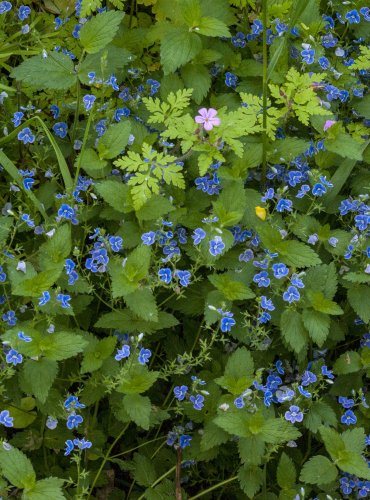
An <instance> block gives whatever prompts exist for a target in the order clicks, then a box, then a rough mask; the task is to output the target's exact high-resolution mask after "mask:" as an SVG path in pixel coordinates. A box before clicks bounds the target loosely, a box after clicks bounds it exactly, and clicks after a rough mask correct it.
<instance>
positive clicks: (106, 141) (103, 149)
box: [97, 121, 131, 160]
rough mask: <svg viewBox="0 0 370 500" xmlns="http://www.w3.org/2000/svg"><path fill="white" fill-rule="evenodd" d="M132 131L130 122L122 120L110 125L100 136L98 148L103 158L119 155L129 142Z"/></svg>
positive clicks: (100, 156)
mask: <svg viewBox="0 0 370 500" xmlns="http://www.w3.org/2000/svg"><path fill="white" fill-rule="evenodd" d="M130 133H131V124H130V122H128V121H127V122H120V123H115V124H113V125H110V126H109V127H108V130H107V131H106V132H105V133H104V134H103V135H102V137H100V139H99V142H98V146H97V149H98V151H99V158H100V159H101V160H105V159H108V160H109V159H112V158H115V157H116V156H118V155H119V154H120V153H122V151H123V150H124V149H125V147H126V146H127V144H128V139H129V136H130Z"/></svg>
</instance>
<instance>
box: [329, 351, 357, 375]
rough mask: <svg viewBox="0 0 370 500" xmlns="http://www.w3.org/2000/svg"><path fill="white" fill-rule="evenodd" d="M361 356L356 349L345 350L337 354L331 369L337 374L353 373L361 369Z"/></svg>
mask: <svg viewBox="0 0 370 500" xmlns="http://www.w3.org/2000/svg"><path fill="white" fill-rule="evenodd" d="M361 368H362V363H361V357H360V355H359V353H358V352H356V351H347V352H345V353H343V354H341V355H340V356H339V358H338V359H337V360H336V361H335V363H334V366H333V369H334V372H335V373H337V374H338V375H345V374H347V373H355V372H358V371H359V370H361Z"/></svg>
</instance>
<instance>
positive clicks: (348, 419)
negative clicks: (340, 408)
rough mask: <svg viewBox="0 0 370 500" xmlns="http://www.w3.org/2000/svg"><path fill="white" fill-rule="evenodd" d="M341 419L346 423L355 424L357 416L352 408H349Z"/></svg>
mask: <svg viewBox="0 0 370 500" xmlns="http://www.w3.org/2000/svg"><path fill="white" fill-rule="evenodd" d="M340 421H341V422H342V424H345V425H354V424H355V423H356V422H357V417H356V415H355V414H354V413H353V411H352V410H347V411H346V412H345V414H344V415H342V417H341V419H340Z"/></svg>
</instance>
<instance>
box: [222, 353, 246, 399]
mask: <svg viewBox="0 0 370 500" xmlns="http://www.w3.org/2000/svg"><path fill="white" fill-rule="evenodd" d="M253 371H254V364H253V358H252V356H251V354H250V352H249V351H248V350H247V349H246V348H245V347H242V348H240V349H237V350H236V351H235V352H234V353H233V354H232V355H231V356H230V357H229V359H228V361H227V364H226V367H225V373H224V375H223V376H222V377H219V378H217V379H216V380H215V382H216V383H217V384H218V385H220V386H221V387H223V388H224V389H226V390H228V391H229V392H231V394H234V395H239V394H241V393H242V392H243V391H245V390H246V389H247V388H248V387H249V386H250V385H251V383H252V382H253Z"/></svg>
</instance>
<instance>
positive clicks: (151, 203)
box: [136, 195, 175, 220]
mask: <svg viewBox="0 0 370 500" xmlns="http://www.w3.org/2000/svg"><path fill="white" fill-rule="evenodd" d="M173 210H175V207H174V206H173V205H172V203H171V202H170V200H168V199H167V198H165V197H164V196H157V195H153V196H152V197H151V198H149V200H148V201H147V202H146V203H145V204H144V205H143V206H142V207H141V208H140V209H139V210H137V211H136V217H137V218H138V219H139V220H156V219H159V218H160V217H163V216H164V215H167V214H168V213H169V212H172V211H173Z"/></svg>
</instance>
